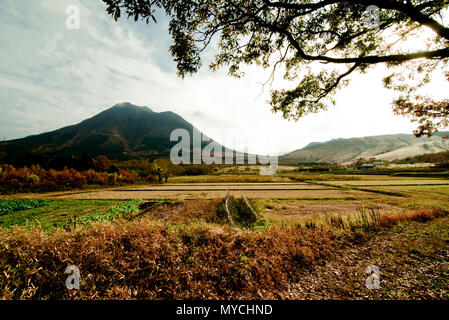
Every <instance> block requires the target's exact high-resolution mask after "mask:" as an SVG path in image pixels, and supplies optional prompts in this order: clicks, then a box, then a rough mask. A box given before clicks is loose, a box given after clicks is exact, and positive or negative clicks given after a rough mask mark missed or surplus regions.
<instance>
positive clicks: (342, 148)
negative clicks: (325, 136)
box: [279, 132, 449, 164]
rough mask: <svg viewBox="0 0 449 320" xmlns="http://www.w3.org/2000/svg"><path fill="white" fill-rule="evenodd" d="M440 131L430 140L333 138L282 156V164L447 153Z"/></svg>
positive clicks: (410, 137)
mask: <svg viewBox="0 0 449 320" xmlns="http://www.w3.org/2000/svg"><path fill="white" fill-rule="evenodd" d="M448 135H449V132H440V133H438V134H436V135H434V136H432V137H430V138H427V137H421V138H416V137H415V136H413V135H411V134H391V135H381V136H371V137H361V138H350V139H333V140H330V141H327V142H312V143H310V144H309V145H307V146H306V147H304V148H302V149H299V150H295V151H293V152H290V153H287V154H285V155H282V156H281V157H280V158H279V162H281V163H289V164H298V163H348V162H352V161H355V160H357V159H358V158H371V157H375V158H377V159H382V160H394V159H402V158H407V157H412V156H415V155H418V154H425V153H436V152H440V151H446V150H449V141H447V140H443V139H442V136H448Z"/></svg>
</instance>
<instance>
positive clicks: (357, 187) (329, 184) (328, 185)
mask: <svg viewBox="0 0 449 320" xmlns="http://www.w3.org/2000/svg"><path fill="white" fill-rule="evenodd" d="M304 182H305V183H310V184H314V185H320V186H327V187H334V188H336V189H340V190H356V191H364V192H371V193H378V194H384V195H387V196H395V197H404V198H406V197H407V196H406V195H405V194H403V193H400V192H391V191H384V190H377V189H366V188H362V187H360V186H352V185H337V184H331V183H324V182H316V181H308V180H307V181H304ZM310 190H313V189H310Z"/></svg>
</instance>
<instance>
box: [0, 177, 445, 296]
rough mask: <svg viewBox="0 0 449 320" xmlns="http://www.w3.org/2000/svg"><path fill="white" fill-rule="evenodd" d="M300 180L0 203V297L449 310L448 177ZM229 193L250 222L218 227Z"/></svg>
mask: <svg viewBox="0 0 449 320" xmlns="http://www.w3.org/2000/svg"><path fill="white" fill-rule="evenodd" d="M303 176H304V175H297V177H300V178H301V179H302V178H303ZM308 177H309V178H310V177H313V178H314V179H315V180H312V179H305V181H304V182H298V179H290V178H288V179H287V180H288V181H287V180H285V181H279V180H280V179H281V178H282V177H271V180H270V179H268V178H270V177H265V178H266V180H267V182H252V183H249V182H242V181H244V178H243V176H240V177H239V176H237V178H236V180H235V182H231V180H230V181H228V182H220V181H221V180H222V177H220V176H214V177H208V179H215V180H217V181H211V182H198V183H192V182H189V183H172V182H171V183H169V184H163V185H139V186H129V187H119V188H106V189H87V190H71V191H66V192H51V193H43V194H16V195H8V196H2V198H1V199H0V235H1V237H0V267H1V268H2V270H5V272H4V274H3V275H4V276H2V278H0V291H1V292H3V294H2V298H3V299H18V298H20V299H36V298H41V299H103V298H106V299H114V298H120V299H166V298H169V299H194V298H210V299H216V298H217V299H220V298H225V299H229V298H235V299H262V298H263V299H449V281H448V276H449V250H448V248H449V247H448V243H449V216H448V215H447V213H448V212H449V184H448V180H444V179H428V178H413V179H411V178H404V177H391V176H388V178H386V177H385V176H382V177H380V176H374V177H373V176H362V175H358V176H357V177H351V176H348V177H345V176H334V175H329V174H321V175H320V174H313V175H308ZM199 178H200V177H198V180H199V181H201V179H199ZM234 178H235V177H234ZM284 178H285V177H284ZM284 178H282V179H284ZM374 178H376V179H374ZM268 181H271V182H268ZM228 190H229V195H230V196H234V197H235V198H236V199H237V198H240V197H241V195H242V194H244V195H245V196H246V197H247V198H248V199H249V202H250V205H251V206H252V208H253V209H254V211H255V212H256V213H257V215H258V220H257V221H256V222H251V223H249V224H248V223H244V222H239V221H240V220H237V222H235V223H234V224H229V223H225V222H223V220H220V219H221V218H219V217H218V216H217V213H218V212H219V210H218V208H219V207H220V205H221V204H222V203H223V202H222V199H223V197H225V196H226V195H227V193H228ZM99 261H102V263H101V264H99ZM68 264H74V265H77V266H79V268H80V270H81V273H82V276H84V278H82V279H83V280H82V282H81V286H82V289H81V290H79V291H71V292H68V291H67V290H66V289H65V287H64V281H63V280H64V279H65V278H64V269H65V267H66V266H67V265H68ZM369 265H376V266H379V268H380V270H381V279H382V282H381V283H382V284H381V289H380V290H369V289H367V288H366V287H365V282H364V281H365V275H364V272H365V269H366V267H367V266H369ZM18 266H20V267H18ZM331 276H332V277H331ZM330 277H331V278H332V279H334V280H333V281H329V278H330ZM61 279H62V280H61ZM194 279H195V280H194ZM161 288H164V290H160V289H161Z"/></svg>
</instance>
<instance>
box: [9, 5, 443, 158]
mask: <svg viewBox="0 0 449 320" xmlns="http://www.w3.org/2000/svg"><path fill="white" fill-rule="evenodd" d="M70 5H75V6H77V7H78V8H79V9H80V25H79V29H69V28H67V26H66V20H67V18H68V17H69V15H70V13H66V9H67V7H68V6H70ZM105 9H106V5H105V4H104V3H103V2H102V1H100V0H33V1H29V0H2V10H1V11H0V43H1V44H2V45H1V50H0V55H1V59H0V140H9V139H15V138H21V137H25V136H28V135H32V134H38V133H42V132H46V131H51V130H56V129H58V128H61V127H64V126H67V125H72V124H76V123H79V122H81V121H82V120H84V119H86V118H89V117H92V116H94V115H95V114H97V113H99V112H101V111H103V110H106V109H107V108H109V107H111V106H113V105H115V104H117V103H120V102H125V101H126V102H130V103H133V104H136V105H141V106H148V107H150V108H151V109H152V110H153V111H156V112H162V111H173V112H176V113H177V114H179V115H180V116H182V117H183V118H184V119H186V120H187V121H189V122H191V123H192V124H193V125H194V126H196V127H197V128H198V129H200V130H201V131H202V132H203V133H204V134H206V135H207V136H209V137H211V138H212V139H214V140H216V141H218V142H220V143H223V144H225V145H226V146H229V147H232V148H237V149H239V150H248V151H249V152H252V153H259V154H261V153H263V154H270V155H274V154H282V153H286V152H289V151H293V150H296V149H299V148H302V147H304V146H306V145H307V144H309V143H310V142H322V141H327V140H331V139H335V138H350V137H362V136H370V135H381V134H395V133H411V132H412V131H413V129H414V128H415V127H416V124H413V123H411V122H410V121H409V119H407V118H403V117H398V116H394V115H393V113H392V109H391V102H392V101H393V98H394V96H395V95H394V92H392V91H390V90H388V89H385V88H383V86H382V78H383V77H384V76H385V75H387V71H386V70H385V69H384V68H382V67H376V68H374V69H370V71H369V72H368V74H365V75H360V74H355V75H351V77H350V79H351V83H350V85H349V86H348V87H347V88H345V89H344V90H342V91H341V92H339V93H338V94H337V95H336V100H337V104H336V106H334V107H332V108H330V109H329V110H328V111H325V112H320V113H318V114H313V115H309V116H306V117H305V118H302V119H300V120H299V121H298V122H295V121H288V120H285V119H282V117H281V115H280V114H273V113H272V112H271V108H270V105H269V104H268V102H267V101H268V100H269V92H270V87H268V86H265V87H263V86H262V83H263V82H265V81H266V80H267V79H268V77H269V73H270V70H264V69H262V68H258V67H246V68H244V70H245V72H246V76H245V77H243V78H241V79H235V78H232V77H230V76H228V75H227V71H226V70H225V69H222V70H219V71H217V72H212V71H211V70H209V69H208V68H207V63H205V67H203V68H202V69H201V70H200V72H198V73H197V74H195V75H193V76H186V77H185V78H184V79H180V78H179V77H178V76H177V71H176V65H175V63H174V62H173V60H172V57H171V55H170V53H169V46H170V44H171V39H170V36H169V34H168V31H167V19H166V18H165V17H163V16H161V17H159V19H158V23H157V24H149V25H146V24H145V23H143V22H138V23H136V22H134V20H127V19H123V18H122V19H120V20H119V21H118V22H115V21H114V20H113V19H112V17H111V16H109V15H108V14H107V13H106V10H105ZM213 54H214V52H213V48H211V49H210V50H209V51H208V52H207V53H206V58H207V57H210V56H212V55H213ZM444 85H445V84H441V83H440V84H437V85H434V86H431V88H430V89H429V90H430V91H429V93H431V94H433V93H442V92H445V91H447V88H446V87H445V86H444ZM282 86H290V87H291V84H286V83H284V82H283V81H282V80H278V79H277V80H276V81H275V83H274V84H273V87H272V88H273V89H281V88H282Z"/></svg>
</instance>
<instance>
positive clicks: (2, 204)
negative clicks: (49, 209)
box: [0, 199, 49, 216]
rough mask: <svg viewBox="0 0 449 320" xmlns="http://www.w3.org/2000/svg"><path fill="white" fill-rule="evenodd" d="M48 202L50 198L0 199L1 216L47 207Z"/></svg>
mask: <svg viewBox="0 0 449 320" xmlns="http://www.w3.org/2000/svg"><path fill="white" fill-rule="evenodd" d="M48 204H49V201H48V200H40V199H33V200H28V199H15V200H0V216H3V215H7V214H11V213H13V212H17V211H22V210H28V209H34V208H40V207H45V206H48Z"/></svg>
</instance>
